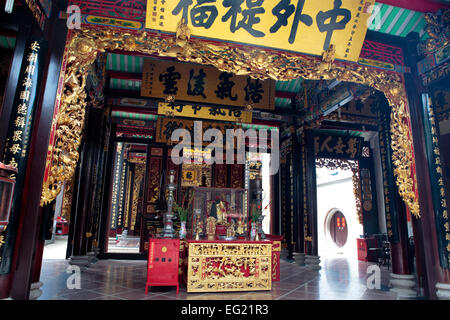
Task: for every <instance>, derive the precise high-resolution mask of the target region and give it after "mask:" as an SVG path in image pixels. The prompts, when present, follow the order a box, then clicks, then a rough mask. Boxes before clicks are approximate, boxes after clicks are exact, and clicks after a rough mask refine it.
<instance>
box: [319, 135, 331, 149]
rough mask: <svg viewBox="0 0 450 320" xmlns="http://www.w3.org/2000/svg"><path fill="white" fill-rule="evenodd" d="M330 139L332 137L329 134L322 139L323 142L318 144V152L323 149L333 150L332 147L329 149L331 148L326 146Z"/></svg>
mask: <svg viewBox="0 0 450 320" xmlns="http://www.w3.org/2000/svg"><path fill="white" fill-rule="evenodd" d="M331 139H332V137H331V136H329V137H328V138H326V139H325V140H324V142H322V145H321V146H320V152H323V150H324V149H327V151H328V152H333V149H331V148H330V147H329V146H328V143H329V142H330V141H331Z"/></svg>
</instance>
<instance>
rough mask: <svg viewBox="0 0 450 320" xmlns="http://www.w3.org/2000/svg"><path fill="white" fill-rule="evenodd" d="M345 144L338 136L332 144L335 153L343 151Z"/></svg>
mask: <svg viewBox="0 0 450 320" xmlns="http://www.w3.org/2000/svg"><path fill="white" fill-rule="evenodd" d="M344 148H345V144H344V143H342V138H341V137H339V139H338V141H337V143H336V145H335V146H334V150H336V153H338V154H341V153H344V150H343V149H344Z"/></svg>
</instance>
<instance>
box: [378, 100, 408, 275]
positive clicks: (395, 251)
mask: <svg viewBox="0 0 450 320" xmlns="http://www.w3.org/2000/svg"><path fill="white" fill-rule="evenodd" d="M378 107H379V109H380V127H379V139H380V153H381V163H382V168H383V182H384V183H383V186H384V199H385V200H384V201H385V212H386V228H387V235H388V240H389V243H390V246H391V259H392V260H391V262H392V271H393V273H395V274H401V275H406V274H410V269H409V265H408V230H407V225H406V207H405V205H404V203H403V200H402V199H400V196H399V193H398V189H397V185H396V182H395V176H394V168H393V165H392V148H391V143H392V141H391V135H390V113H391V109H390V106H389V105H388V102H387V100H386V99H384V98H380V100H379V105H378Z"/></svg>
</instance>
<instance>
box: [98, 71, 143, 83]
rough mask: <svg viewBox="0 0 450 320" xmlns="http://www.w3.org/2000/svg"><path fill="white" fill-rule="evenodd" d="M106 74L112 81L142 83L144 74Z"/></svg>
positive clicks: (115, 72)
mask: <svg viewBox="0 0 450 320" xmlns="http://www.w3.org/2000/svg"><path fill="white" fill-rule="evenodd" d="M106 73H107V74H108V75H109V76H110V77H111V78H112V79H119V80H132V81H142V73H132V72H122V71H112V70H107V71H106Z"/></svg>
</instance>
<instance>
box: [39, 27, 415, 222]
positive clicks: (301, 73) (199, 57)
mask: <svg viewBox="0 0 450 320" xmlns="http://www.w3.org/2000/svg"><path fill="white" fill-rule="evenodd" d="M330 48H331V50H330V51H327V52H324V54H323V57H322V58H320V57H313V56H306V55H300V54H294V53H288V52H280V51H274V50H270V49H260V48H254V47H246V48H244V47H237V46H232V45H231V44H227V43H218V42H213V41H206V40H200V39H191V38H190V35H189V30H188V28H187V26H186V25H182V24H180V27H179V29H178V31H177V34H176V36H171V35H164V34H158V33H152V32H149V31H134V30H127V29H121V28H99V27H98V26H96V27H92V26H86V25H83V26H82V29H81V30H71V31H70V32H69V35H68V38H67V44H66V49H65V58H64V62H63V66H62V70H61V76H60V81H59V89H58V90H59V91H58V92H59V94H58V97H57V103H56V106H55V111H54V121H53V127H54V130H53V133H52V138H51V142H50V144H49V149H48V158H47V168H46V173H45V178H44V183H43V190H42V195H41V205H42V206H43V205H45V204H48V203H50V202H51V201H52V200H53V199H55V198H56V196H57V195H58V194H59V192H60V190H61V187H62V186H63V185H64V183H65V182H66V181H71V179H72V178H73V176H74V174H75V168H76V164H77V162H78V159H79V152H78V148H79V146H80V143H81V138H82V130H83V126H84V119H85V109H86V106H87V103H86V93H85V85H86V78H87V73H88V72H87V71H88V67H89V66H90V65H91V64H92V63H94V61H95V59H96V58H97V56H98V55H99V54H100V53H104V52H106V51H114V50H121V51H128V52H130V53H131V52H135V53H141V54H146V55H158V56H163V57H174V58H177V59H178V60H180V61H184V62H191V63H198V64H205V65H212V66H214V67H216V68H217V69H219V70H220V71H224V72H230V73H233V74H236V75H249V76H251V77H253V78H255V79H261V80H263V79H268V78H270V79H274V80H279V81H287V80H292V79H296V78H304V79H307V80H332V79H339V80H341V81H348V82H354V83H359V84H365V85H368V86H370V87H372V88H374V89H376V90H379V91H381V92H383V93H384V95H385V96H386V98H387V100H388V102H389V105H390V106H391V127H390V131H391V139H392V150H393V157H392V162H393V165H394V168H395V170H394V174H395V177H396V184H397V186H398V190H399V194H400V196H401V197H402V199H403V200H404V202H405V203H406V205H407V206H408V207H409V209H410V211H411V213H412V214H413V215H414V216H415V217H416V218H420V209H419V202H418V194H417V178H416V174H415V160H414V150H413V144H412V132H411V125H410V123H411V121H410V113H409V109H408V105H407V97H406V90H405V86H404V79H403V75H402V74H401V73H397V72H394V71H387V70H381V69H376V68H373V67H368V66H362V65H358V64H355V63H347V62H343V61H334V54H333V50H332V49H333V47H330Z"/></svg>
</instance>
